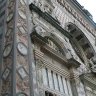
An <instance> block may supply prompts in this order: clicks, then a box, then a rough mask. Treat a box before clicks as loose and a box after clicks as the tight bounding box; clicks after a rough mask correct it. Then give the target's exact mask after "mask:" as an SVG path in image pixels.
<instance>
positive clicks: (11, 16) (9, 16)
mask: <svg viewBox="0 0 96 96" xmlns="http://www.w3.org/2000/svg"><path fill="white" fill-rule="evenodd" d="M12 18H13V13H9V14H8V16H7V22H10V20H11V19H12Z"/></svg>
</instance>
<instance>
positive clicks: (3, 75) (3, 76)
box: [2, 67, 10, 80]
mask: <svg viewBox="0 0 96 96" xmlns="http://www.w3.org/2000/svg"><path fill="white" fill-rule="evenodd" d="M9 74H10V69H9V68H8V67H7V68H5V70H4V72H3V74H2V79H3V80H6V79H7V78H8V76H9Z"/></svg>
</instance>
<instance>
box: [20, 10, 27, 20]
mask: <svg viewBox="0 0 96 96" xmlns="http://www.w3.org/2000/svg"><path fill="white" fill-rule="evenodd" d="M19 15H20V17H21V18H23V19H26V15H25V13H24V12H23V11H21V10H19Z"/></svg>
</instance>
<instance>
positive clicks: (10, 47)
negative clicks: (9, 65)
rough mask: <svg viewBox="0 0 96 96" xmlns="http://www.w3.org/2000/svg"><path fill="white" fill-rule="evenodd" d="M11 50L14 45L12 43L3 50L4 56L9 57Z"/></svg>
mask: <svg viewBox="0 0 96 96" xmlns="http://www.w3.org/2000/svg"><path fill="white" fill-rule="evenodd" d="M11 50H12V45H11V44H8V45H6V46H5V49H4V52H3V56H4V57H7V56H8V55H9V54H10V53H11Z"/></svg>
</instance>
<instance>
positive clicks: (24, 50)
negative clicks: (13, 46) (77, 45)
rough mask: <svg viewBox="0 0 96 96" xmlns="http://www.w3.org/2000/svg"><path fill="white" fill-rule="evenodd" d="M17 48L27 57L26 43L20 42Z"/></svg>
mask: <svg viewBox="0 0 96 96" xmlns="http://www.w3.org/2000/svg"><path fill="white" fill-rule="evenodd" d="M17 48H18V51H19V52H20V53H21V54H22V55H27V46H26V45H25V44H24V43H22V42H19V43H18V45H17Z"/></svg>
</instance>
